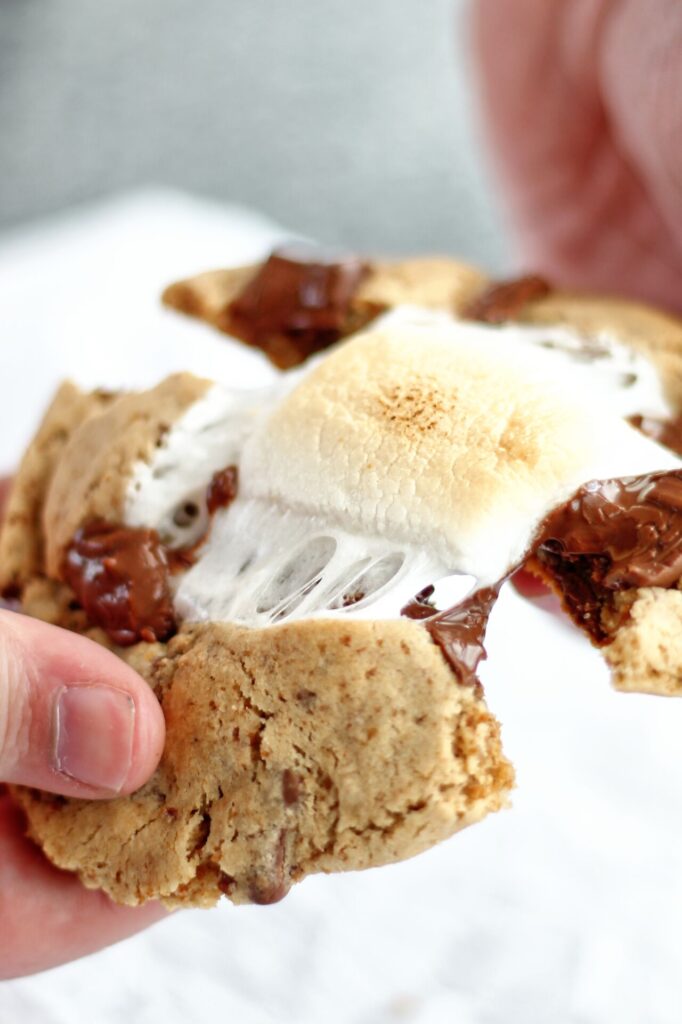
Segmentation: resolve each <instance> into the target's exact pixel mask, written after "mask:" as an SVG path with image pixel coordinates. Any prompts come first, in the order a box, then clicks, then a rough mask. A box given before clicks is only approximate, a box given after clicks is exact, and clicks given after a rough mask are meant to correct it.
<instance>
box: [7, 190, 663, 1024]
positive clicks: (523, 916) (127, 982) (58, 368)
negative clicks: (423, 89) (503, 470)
mask: <svg viewBox="0 0 682 1024" xmlns="http://www.w3.org/2000/svg"><path fill="white" fill-rule="evenodd" d="M271 238H272V235H271V234H270V231H269V229H268V227H267V225H265V224H264V223H263V222H262V221H261V220H260V218H255V219H251V218H250V217H248V216H247V215H245V214H243V213H240V212H237V211H229V210H220V209H214V208H211V207H209V206H207V205H205V204H195V203H194V202H192V201H191V200H188V199H185V198H181V197H178V198H175V197H173V196H171V195H150V196H146V197H137V198H134V199H132V200H131V201H129V202H128V201H123V202H120V203H117V204H113V205H112V206H110V207H108V208H103V209H102V210H101V211H95V212H93V213H92V214H91V215H87V216H84V217H82V218H79V219H78V220H75V219H74V220H73V221H70V222H65V223H64V224H61V225H55V226H52V227H50V228H49V229H46V230H45V231H44V232H43V231H34V232H33V233H32V234H31V235H30V236H25V237H23V238H22V237H20V236H19V237H17V238H15V239H14V240H12V241H8V242H7V243H6V244H5V245H4V246H3V245H0V321H1V324H2V326H1V330H2V335H1V340H0V356H1V359H2V389H3V394H2V404H1V405H0V465H1V464H4V465H5V466H9V465H11V464H12V462H13V461H14V459H15V457H16V454H17V453H18V452H19V451H20V449H21V447H22V445H23V444H24V442H25V440H26V439H27V437H28V433H29V431H30V429H31V426H32V424H33V423H34V422H35V420H36V418H37V416H38V415H39V412H40V410H41V408H42V406H43V404H44V402H45V400H46V398H47V397H48V394H49V392H50V390H51V388H52V387H53V385H54V383H55V381H56V380H57V379H58V378H59V377H61V376H63V375H64V374H65V373H71V374H73V375H74V376H77V377H78V379H80V380H82V381H83V382H85V383H93V384H94V383H100V384H105V385H112V384H114V383H118V382H120V381H128V382H131V383H146V382H149V381H152V380H153V379H155V378H156V377H158V376H160V375H161V373H162V372H164V371H165V370H167V369H170V368H171V367H180V366H185V367H191V368H193V369H202V368H203V369H204V371H205V372H207V371H209V370H212V371H213V372H216V373H219V372H224V374H225V379H226V380H228V381H231V382H233V381H234V379H235V378H237V377H238V378H239V379H240V380H245V381H246V380H247V379H248V380H249V381H250V382H251V383H256V382H257V379H259V378H260V377H261V375H262V374H263V373H265V371H264V370H263V369H262V365H261V364H260V362H259V360H258V358H257V357H256V356H254V355H253V354H252V353H249V352H245V351H244V350H241V349H237V348H236V347H235V346H233V345H231V344H230V343H229V342H224V341H223V340H222V339H220V338H217V337H216V338H214V337H212V336H211V334H210V332H208V331H205V330H203V329H202V328H200V327H198V326H195V325H192V324H191V323H188V322H185V321H183V320H181V319H180V318H173V317H172V316H171V315H170V314H164V313H163V312H161V311H159V309H158V307H157V305H156V295H157V293H158V291H159V289H160V287H161V285H162V284H163V283H165V282H166V281H167V280H169V279H170V278H172V277H173V276H174V275H176V274H178V273H185V272H191V271H194V270H195V269H198V268H199V267H200V266H202V265H206V266H209V265H211V264H213V263H215V264H217V263H219V262H222V261H225V262H227V261H229V260H231V259H234V260H239V259H242V258H244V257H246V256H252V255H253V254H254V253H255V252H256V251H257V250H258V249H259V248H262V247H263V246H264V245H267V244H268V243H269V242H270V240H271ZM221 368H222V369H221ZM489 649H490V651H491V655H490V659H489V661H488V662H487V664H486V665H485V666H484V671H483V677H484V680H485V682H486V690H487V694H488V701H489V704H490V706H491V708H492V709H493V711H494V712H495V713H496V714H497V715H498V717H499V718H500V719H501V720H502V722H503V725H504V740H505V747H506V749H507V752H508V754H509V755H510V757H511V758H512V759H513V761H514V762H515V764H516V767H517V772H518V789H517V791H516V793H515V795H514V807H513V809H512V810H510V811H507V812H503V813H501V814H498V815H495V816H494V817H492V818H489V819H488V820H487V821H485V822H483V823H482V824H481V825H478V826H476V827H474V828H472V829H470V830H469V831H467V832H464V833H462V834H461V835H459V836H455V837H454V838H453V839H452V840H450V841H449V842H447V843H445V844H443V845H442V846H440V847H439V848H437V849H435V850H432V851H430V852H429V853H427V854H424V855H423V856H421V857H419V858H417V859H415V860H413V861H410V862H408V863H405V864H401V865H396V866H393V867H389V868H382V869H380V870H377V871H370V872H364V873H359V874H354V875H347V876H335V877H329V878H326V877H318V878H312V879H308V880H307V881H305V882H304V883H303V884H302V885H300V886H298V887H296V888H295V889H294V890H293V891H292V893H291V894H290V895H289V896H288V897H287V899H286V900H285V901H284V902H283V903H281V904H279V905H277V906H274V907H270V908H251V907H245V908H233V907H231V906H230V905H229V904H226V905H225V906H221V907H220V908H219V909H217V910H215V911H191V912H184V913H180V914H178V915H176V916H175V917H174V918H173V919H171V920H169V921H167V922H164V923H163V924H161V925H158V926H157V927H156V928H154V929H152V930H151V931H149V932H147V933H145V934H143V935H140V936H137V937H135V938H133V939H130V940H128V941H127V942H125V943H123V944H121V945H119V946H116V947H113V948H112V949H109V950H106V951H104V952H102V953H99V954H97V955H95V956H93V957H91V958H89V959H87V960H84V961H80V962H77V963H74V964H71V965H68V966H66V967H62V968H58V969H56V970H54V971H51V972H49V973H47V974H44V975H41V976H38V977H35V978H28V979H25V980H20V981H15V982H9V983H6V984H5V985H4V986H3V987H2V988H0V1022H1V1024H15V1022H21V1024H80V1022H81V1021H83V1022H86V1021H87V1022H88V1024H89V1022H96V1024H114V1022H116V1024H119V1022H123V1021H125V1022H126V1024H157V1022H163V1024H176V1022H177V1024H180V1022H183V1024H184V1022H187V1021H202V1022H203V1021H206V1020H212V1021H221V1022H223V1021H225V1022H230V1024H232V1022H234V1024H323V1022H324V1024H327V1022H329V1024H336V1022H339V1024H341V1022H343V1024H399V1022H404V1021H407V1022H410V1024H549V1022H551V1024H556V1022H563V1021H570V1022H575V1024H612V1022H616V1021H617V1022H618V1024H668V1022H670V1024H673V1022H675V1024H677V1022H678V1021H679V1010H678V1003H679V999H680V992H681V989H682V981H680V978H681V977H682V972H681V971H680V959H681V957H682V954H681V953H680V950H679V942H678V934H679V918H680V911H681V909H682V873H681V872H680V870H679V866H680V863H681V862H682V813H681V811H682V756H681V753H680V751H681V749H682V742H681V741H682V701H673V700H663V699H656V698H650V697H640V696H631V695H628V696H624V695H618V694H615V693H613V692H611V691H610V689H609V687H608V683H607V678H606V672H605V670H604V668H603V666H602V665H601V663H600V660H599V657H598V656H597V655H596V653H595V652H593V651H592V650H591V649H590V648H589V647H588V646H587V644H586V643H584V642H583V641H582V640H581V639H579V638H578V637H577V636H576V635H575V633H574V632H573V631H571V630H570V629H569V628H568V627H566V626H564V625H563V624H562V623H560V622H556V621H554V620H552V619H551V618H549V617H548V616H546V615H545V614H544V613H543V612H541V611H538V610H536V609H533V608H530V607H529V606H528V605H527V604H524V603H523V602H522V601H521V600H520V599H519V598H517V597H516V596H515V595H513V594H512V593H509V592H508V593H506V594H505V595H503V598H502V600H501V601H500V605H499V607H498V610H497V614H496V615H495V616H494V618H493V620H492V623H491V628H490V635H489ZM0 926H1V924H0Z"/></svg>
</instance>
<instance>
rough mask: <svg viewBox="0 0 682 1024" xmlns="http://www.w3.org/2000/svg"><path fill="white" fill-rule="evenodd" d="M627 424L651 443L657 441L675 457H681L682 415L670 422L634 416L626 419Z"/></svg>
mask: <svg viewBox="0 0 682 1024" xmlns="http://www.w3.org/2000/svg"><path fill="white" fill-rule="evenodd" d="M628 423H630V424H631V425H632V426H633V427H636V428H637V430H641V432H642V433H643V434H646V436H647V437H650V438H651V439H652V440H653V441H658V443H659V444H662V445H665V447H666V448H670V450H671V451H673V452H675V453H676V454H677V455H682V414H681V415H679V416H677V417H676V418H675V419H672V420H659V419H657V418H655V417H654V416H640V415H636V416H630V417H628Z"/></svg>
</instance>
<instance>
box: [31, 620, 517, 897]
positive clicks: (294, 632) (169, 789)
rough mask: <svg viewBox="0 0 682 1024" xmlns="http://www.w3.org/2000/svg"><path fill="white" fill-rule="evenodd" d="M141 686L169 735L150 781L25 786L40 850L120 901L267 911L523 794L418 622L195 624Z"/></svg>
mask: <svg viewBox="0 0 682 1024" xmlns="http://www.w3.org/2000/svg"><path fill="white" fill-rule="evenodd" d="M137 667H139V665H138V666H137ZM146 678H147V679H148V680H149V682H150V685H152V686H153V687H154V689H155V692H156V693H157V695H158V697H159V699H160V701H161V705H162V707H163V711H164V715H165V718H166V725H167V742H166V749H165V751H164V755H163V758H162V761H161V764H160V766H159V768H158V770H157V772H156V773H155V775H154V776H153V778H152V779H151V780H150V782H149V783H147V785H146V786H144V787H143V788H142V789H140V790H139V791H138V792H137V793H135V794H134V795H133V796H131V797H125V798H121V799H116V800H112V801H107V802H106V803H102V802H96V803H95V802H91V801H76V800H68V801H66V800H63V799H61V798H59V797H54V796H50V795H49V794H39V793H36V792H31V791H27V790H22V791H18V793H17V795H18V799H19V802H20V803H21V805H22V806H23V807H24V809H25V810H26V812H27V814H28V818H29V822H30V829H31V834H32V836H33V837H34V838H35V839H36V840H37V841H38V842H39V843H40V844H41V846H42V847H43V849H44V850H45V852H46V854H47V855H48V856H49V857H50V858H51V859H52V860H53V861H54V862H55V863H56V864H59V865H60V866H61V867H64V868H68V869H71V870H76V871H78V872H79V874H80V876H81V878H82V880H83V881H84V883H85V884H86V885H88V886H95V887H98V888H102V889H104V890H105V891H106V892H108V893H109V894H110V895H111V896H112V897H113V898H114V899H116V900H118V901H120V902H123V903H139V902H141V901H144V900H146V899H150V898H161V899H163V900H164V902H165V903H166V904H167V905H169V906H174V905H180V904H185V905H186V904H193V905H211V904H213V903H215V901H216V900H217V899H218V898H219V897H220V895H221V894H225V895H227V896H229V898H230V899H231V900H232V901H233V902H255V903H270V902H274V901H275V900H277V899H280V898H281V897H282V896H283V895H284V894H285V893H286V891H287V889H288V888H289V886H290V885H291V884H292V882H295V881H297V880H299V879H300V878H302V877H303V876H304V875H307V874H311V873H314V872H319V871H340V870H350V869H358V868H365V867H371V866H375V865H378V864H385V863H388V862H390V861H394V860H400V859H403V858H405V857H408V856H412V855H414V854H416V853H419V852H420V851H422V850H424V849H426V848H427V847H429V846H431V845H432V844H433V843H435V842H438V841H440V840H442V839H445V838H446V837H447V836H449V835H451V834H452V833H453V832H455V831H457V830H458V829H460V828H462V827H463V826H465V825H469V824H472V823H473V822H476V821H478V820H479V819H480V818H482V817H483V816H484V815H485V814H486V813H488V812H489V811H491V810H496V809H498V808H499V807H500V806H502V805H503V804H504V803H505V801H506V794H507V792H508V790H509V788H510V786H511V784H512V772H511V768H510V766H509V764H508V762H507V761H506V760H505V758H504V757H503V755H502V753H501V749H500V741H499V728H498V726H497V723H496V722H495V720H494V719H493V718H492V716H491V715H490V714H489V713H488V712H487V710H486V708H485V704H484V702H483V700H482V698H481V696H480V694H479V693H478V692H477V691H476V690H475V689H474V688H473V687H467V686H458V685H457V682H456V680H455V679H454V678H453V675H452V672H451V670H450V669H449V666H448V665H447V664H446V662H445V661H444V660H443V658H442V656H441V654H440V651H439V650H438V648H437V647H435V645H434V644H433V643H432V642H430V640H429V637H428V634H427V633H426V632H425V631H424V630H422V629H420V628H419V627H418V626H417V625H416V624H414V623H410V622H407V621H402V622H400V621H398V622H392V623H376V622H352V623H345V622H342V621H328V620H327V621H324V622H322V623H319V624H318V623H315V622H313V621H310V620H309V621H304V622H295V623H291V624H289V625H281V626H277V627H273V628H272V629H270V630H253V629H248V628H244V627H238V626H233V625H231V624H228V623H220V624H218V623H211V624H205V625H195V626H192V627H187V628H186V629H183V630H182V631H181V632H180V633H179V634H178V635H177V636H176V637H175V638H174V639H173V640H171V641H170V643H169V644H168V646H167V648H166V649H165V650H164V651H163V653H162V654H161V656H160V657H158V658H156V660H155V661H154V662H152V664H151V665H150V666H149V668H148V671H147V672H146Z"/></svg>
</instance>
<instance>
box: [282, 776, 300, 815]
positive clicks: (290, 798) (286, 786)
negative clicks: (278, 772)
mask: <svg viewBox="0 0 682 1024" xmlns="http://www.w3.org/2000/svg"><path fill="white" fill-rule="evenodd" d="M300 796H301V776H300V775H297V774H296V772H292V770H291V768H285V769H284V771H283V772H282V799H283V800H284V805H285V807H293V806H294V804H297V803H298V801H299V797H300Z"/></svg>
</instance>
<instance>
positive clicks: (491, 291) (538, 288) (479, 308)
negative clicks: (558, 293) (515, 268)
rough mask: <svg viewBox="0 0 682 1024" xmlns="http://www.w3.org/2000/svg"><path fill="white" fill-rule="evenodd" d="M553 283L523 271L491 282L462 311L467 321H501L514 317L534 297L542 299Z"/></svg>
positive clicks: (494, 322)
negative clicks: (524, 274)
mask: <svg viewBox="0 0 682 1024" xmlns="http://www.w3.org/2000/svg"><path fill="white" fill-rule="evenodd" d="M551 291H552V286H551V285H550V284H549V283H548V282H547V281H546V280H545V279H544V277H539V276H538V275H537V274H526V276H525V277H517V278H514V280H513V281H501V282H499V283H498V284H492V285H491V286H490V287H489V288H487V289H486V290H485V291H484V292H483V293H482V294H481V295H479V296H478V297H477V298H475V299H474V300H473V301H472V302H470V303H469V305H468V306H467V307H466V309H465V310H464V312H463V314H462V315H463V316H464V317H465V319H467V320H480V321H482V322H483V323H486V324H501V323H504V322H505V320H515V319H516V318H517V317H518V316H519V314H520V313H521V312H522V311H523V308H524V306H526V305H528V303H529V302H535V301H536V300H537V299H544V298H545V296H546V295H549V294H550V292H551Z"/></svg>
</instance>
